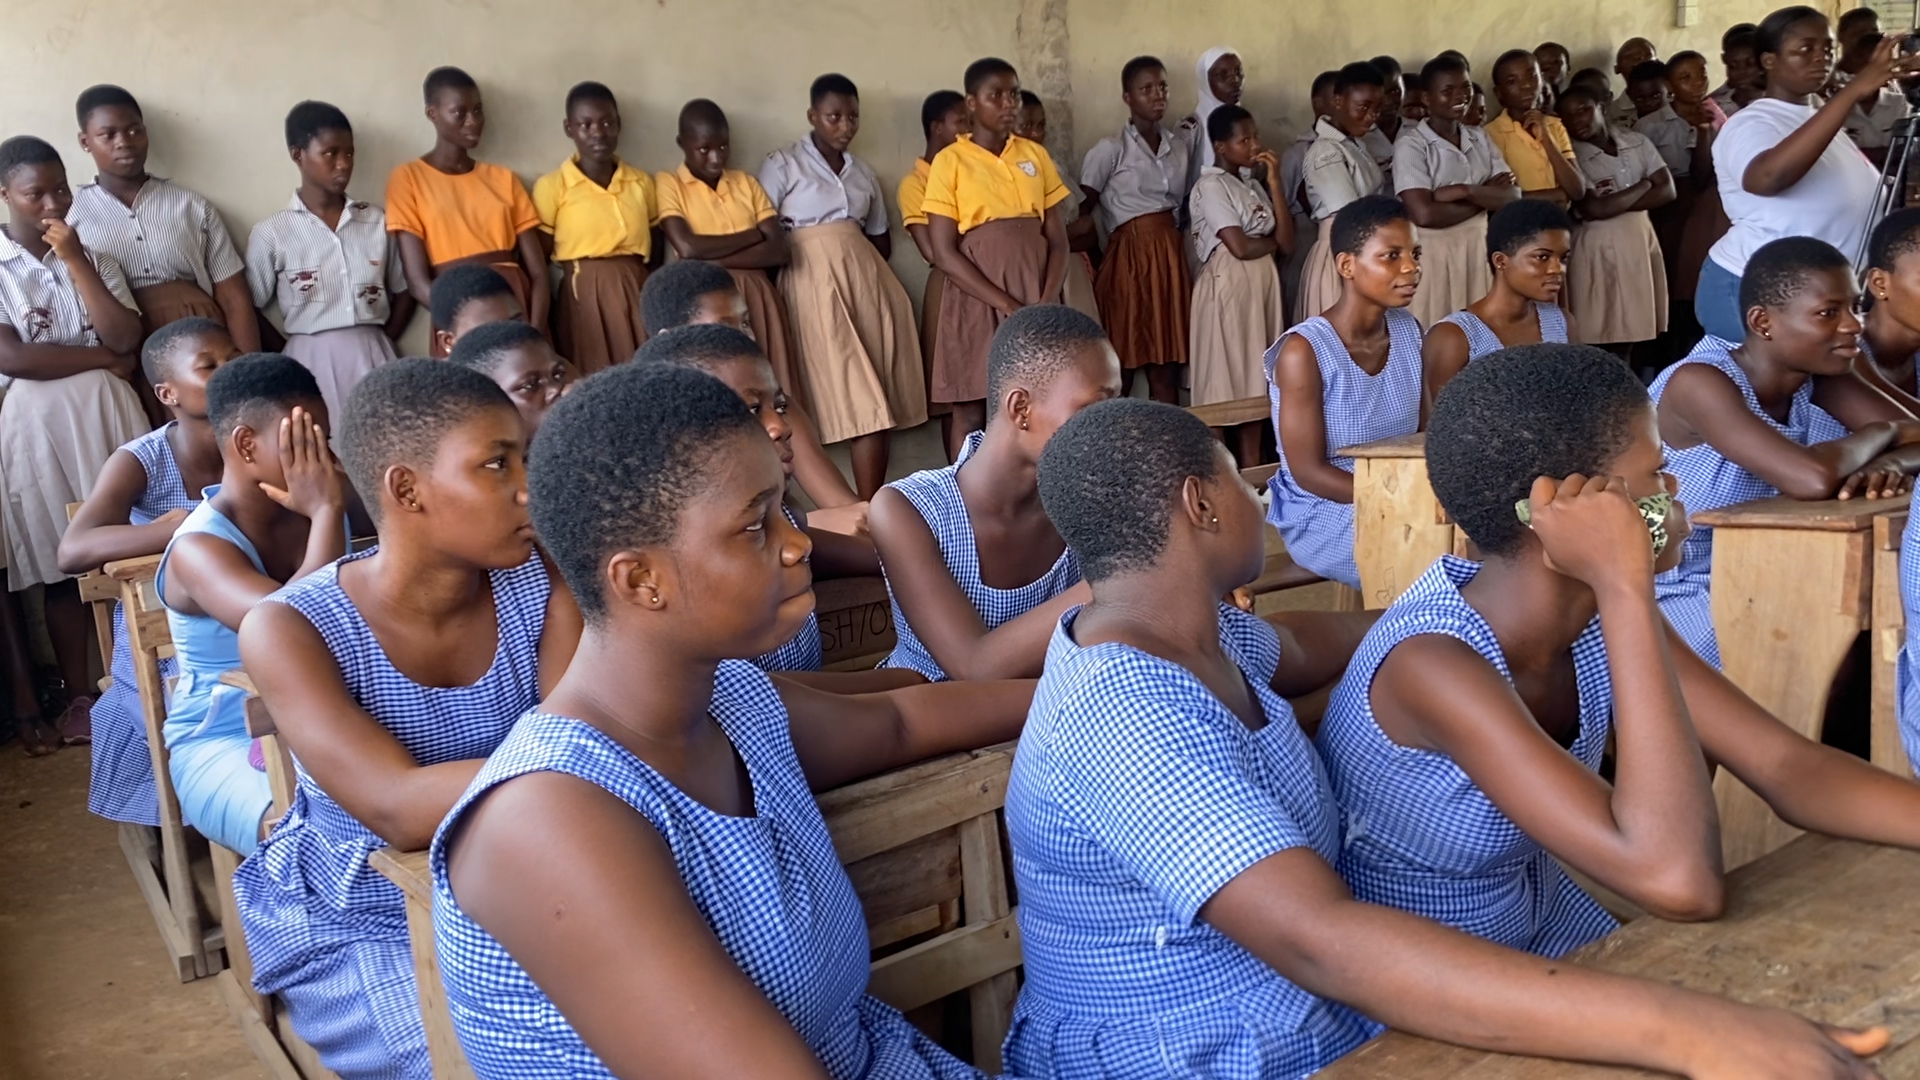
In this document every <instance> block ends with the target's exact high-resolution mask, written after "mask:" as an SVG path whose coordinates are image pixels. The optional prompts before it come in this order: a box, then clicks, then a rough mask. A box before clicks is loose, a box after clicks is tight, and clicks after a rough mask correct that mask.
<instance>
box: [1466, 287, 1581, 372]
mask: <svg viewBox="0 0 1920 1080" xmlns="http://www.w3.org/2000/svg"><path fill="white" fill-rule="evenodd" d="M1533 314H1534V317H1535V318H1537V319H1539V320H1540V341H1541V342H1542V343H1543V344H1545V343H1547V342H1552V343H1555V344H1559V345H1565V344H1566V343H1567V313H1566V312H1564V311H1562V310H1560V305H1559V304H1542V303H1539V302H1537V301H1536V302H1535V303H1534V305H1533ZM1440 321H1441V322H1443V323H1452V324H1453V325H1455V326H1457V327H1459V328H1460V332H1461V333H1463V334H1465V335H1467V362H1468V363H1472V362H1473V361H1475V360H1478V359H1480V358H1481V357H1483V356H1485V355H1487V354H1488V353H1496V352H1499V351H1500V350H1501V349H1504V348H1506V346H1505V345H1503V344H1501V342H1500V335H1498V334H1496V333H1494V332H1493V327H1491V326H1488V325H1487V324H1486V323H1484V322H1482V321H1481V319H1480V316H1478V315H1475V314H1474V313H1473V312H1471V311H1467V310H1465V309H1464V308H1463V309H1461V310H1459V311H1456V312H1454V313H1453V314H1451V315H1449V316H1447V317H1446V318H1444V319H1441V320H1440Z"/></svg>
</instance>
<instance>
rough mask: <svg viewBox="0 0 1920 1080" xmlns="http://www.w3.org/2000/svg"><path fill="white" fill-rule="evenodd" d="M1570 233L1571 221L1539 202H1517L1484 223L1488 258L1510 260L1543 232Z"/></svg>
mask: <svg viewBox="0 0 1920 1080" xmlns="http://www.w3.org/2000/svg"><path fill="white" fill-rule="evenodd" d="M1554 230H1559V231H1561V232H1564V233H1567V234H1569V235H1571V234H1572V232H1573V218H1571V217H1569V216H1568V215H1567V212H1566V211H1565V210H1562V209H1560V208H1559V207H1558V206H1555V205H1554V204H1553V203H1550V202H1546V201H1545V200H1542V199H1516V200H1514V201H1513V202H1510V203H1508V204H1507V205H1505V206H1503V207H1501V208H1500V209H1498V210H1496V211H1494V212H1493V216H1491V217H1489V218H1488V219H1487V258H1488V259H1489V260H1491V259H1492V258H1493V257H1494V256H1495V255H1501V254H1504V255H1508V256H1512V255H1515V254H1518V253H1519V251H1520V249H1521V248H1523V247H1525V246H1526V244H1527V241H1529V240H1531V239H1533V238H1534V237H1536V236H1539V235H1540V234H1541V233H1543V232H1552V231H1554Z"/></svg>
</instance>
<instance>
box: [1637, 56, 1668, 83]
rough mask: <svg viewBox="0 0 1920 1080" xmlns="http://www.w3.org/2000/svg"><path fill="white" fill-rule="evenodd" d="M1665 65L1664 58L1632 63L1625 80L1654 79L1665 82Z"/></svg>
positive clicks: (1649, 80)
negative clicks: (1631, 68)
mask: <svg viewBox="0 0 1920 1080" xmlns="http://www.w3.org/2000/svg"><path fill="white" fill-rule="evenodd" d="M1667 67H1668V65H1667V62H1666V61H1664V60H1643V61H1641V62H1640V63H1638V64H1635V65H1633V70H1631V71H1629V72H1627V82H1629V83H1637V82H1653V81H1655V80H1658V81H1660V82H1666V81H1667Z"/></svg>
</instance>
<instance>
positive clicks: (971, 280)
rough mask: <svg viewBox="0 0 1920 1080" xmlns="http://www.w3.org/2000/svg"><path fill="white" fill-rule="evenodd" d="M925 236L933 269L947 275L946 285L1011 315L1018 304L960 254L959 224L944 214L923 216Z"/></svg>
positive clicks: (963, 254)
mask: <svg viewBox="0 0 1920 1080" xmlns="http://www.w3.org/2000/svg"><path fill="white" fill-rule="evenodd" d="M927 235H928V236H929V237H930V238H931V239H932V241H933V265H935V266H937V267H939V268H940V272H941V273H943V274H945V275H947V283H948V284H950V285H953V286H956V287H958V288H959V289H960V290H961V291H962V292H964V293H966V294H967V295H968V296H971V297H973V298H974V299H975V300H978V301H980V302H981V303H983V304H985V305H987V306H988V307H990V308H993V309H995V310H996V311H1000V312H1004V313H1008V314H1011V313H1012V312H1013V311H1015V310H1017V309H1018V308H1019V307H1020V306H1021V304H1020V301H1018V300H1015V299H1014V298H1013V297H1012V296H1010V295H1008V294H1007V292H1006V290H1004V289H1002V288H1000V286H998V285H995V284H994V283H993V282H991V281H988V280H987V276H986V275H985V274H983V273H981V272H980V268H979V267H978V266H975V265H974V262H973V260H972V259H969V258H967V256H966V253H964V252H962V251H961V250H960V223H959V222H958V221H955V220H954V219H953V218H950V217H947V216H946V215H944V214H935V213H929V214H928V215H927Z"/></svg>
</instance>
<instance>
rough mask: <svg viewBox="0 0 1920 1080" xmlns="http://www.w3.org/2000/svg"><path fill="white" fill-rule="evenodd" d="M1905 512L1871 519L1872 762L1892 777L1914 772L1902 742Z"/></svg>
mask: <svg viewBox="0 0 1920 1080" xmlns="http://www.w3.org/2000/svg"><path fill="white" fill-rule="evenodd" d="M1906 528H1907V512H1906V511H1905V510H1899V511H1895V512H1894V513H1891V514H1882V515H1881V516H1879V517H1877V518H1874V519H1873V763H1874V764H1875V765H1878V766H1880V767H1881V768H1883V769H1885V770H1887V771H1888V772H1890V773H1893V774H1894V775H1896V776H1911V775H1913V770H1912V766H1911V765H1910V763H1909V762H1908V761H1907V749H1906V747H1905V746H1904V745H1903V744H1902V743H1901V742H1900V687H1899V685H1898V683H1899V676H1898V671H1899V665H1900V650H1901V649H1902V648H1903V647H1905V646H1906V643H1907V609H1906V605H1905V603H1903V602H1902V598H1901V596H1900V535H1901V533H1903V532H1905V531H1906Z"/></svg>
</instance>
